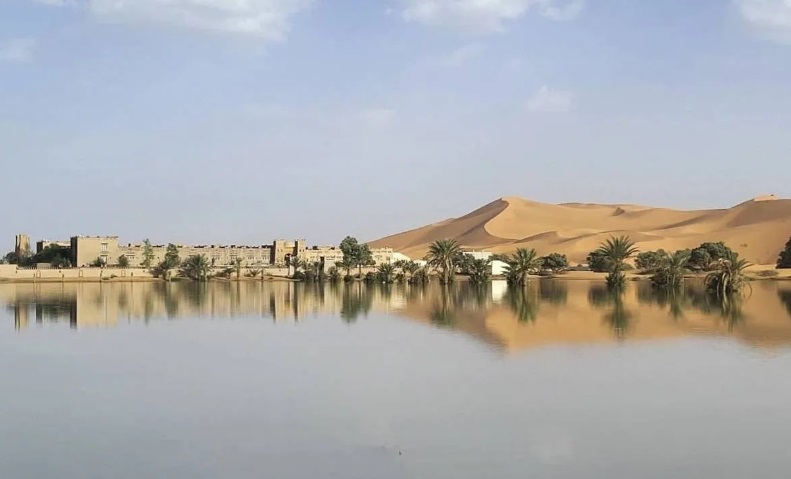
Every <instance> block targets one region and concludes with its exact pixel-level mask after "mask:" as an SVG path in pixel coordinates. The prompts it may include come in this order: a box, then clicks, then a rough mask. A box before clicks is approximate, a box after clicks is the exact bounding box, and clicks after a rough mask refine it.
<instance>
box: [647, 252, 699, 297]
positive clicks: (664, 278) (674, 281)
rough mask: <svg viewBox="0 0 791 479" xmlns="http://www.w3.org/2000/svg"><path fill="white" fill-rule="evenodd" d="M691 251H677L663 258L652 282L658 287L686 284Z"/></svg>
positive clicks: (674, 287)
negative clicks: (685, 273) (685, 274)
mask: <svg viewBox="0 0 791 479" xmlns="http://www.w3.org/2000/svg"><path fill="white" fill-rule="evenodd" d="M689 257H690V252H689V251H676V252H675V253H673V254H671V255H667V256H666V257H665V258H663V259H662V262H661V263H660V265H659V268H658V269H657V270H656V273H654V275H653V276H651V282H652V283H653V285H654V286H655V287H657V288H672V289H678V288H680V287H681V286H683V285H684V272H685V271H686V270H687V262H688V261H689Z"/></svg>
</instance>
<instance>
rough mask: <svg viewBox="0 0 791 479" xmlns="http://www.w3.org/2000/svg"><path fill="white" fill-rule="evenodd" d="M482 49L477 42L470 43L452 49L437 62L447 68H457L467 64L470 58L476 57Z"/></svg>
mask: <svg viewBox="0 0 791 479" xmlns="http://www.w3.org/2000/svg"><path fill="white" fill-rule="evenodd" d="M482 51H483V47H482V46H481V45H478V44H477V43H471V44H469V45H464V46H462V47H459V48H457V49H456V50H454V51H453V52H452V53H451V54H450V55H448V56H446V57H445V58H443V59H441V60H440V62H439V64H440V65H441V66H443V67H448V68H459V67H462V66H464V65H465V64H467V62H469V61H470V60H472V59H473V58H475V57H477V56H478V55H479V54H480V53H481V52H482Z"/></svg>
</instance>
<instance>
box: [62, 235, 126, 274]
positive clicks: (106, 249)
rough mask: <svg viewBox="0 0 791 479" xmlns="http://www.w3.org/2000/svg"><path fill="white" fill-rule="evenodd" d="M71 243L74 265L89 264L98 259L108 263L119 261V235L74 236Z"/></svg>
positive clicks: (72, 262)
mask: <svg viewBox="0 0 791 479" xmlns="http://www.w3.org/2000/svg"><path fill="white" fill-rule="evenodd" d="M70 243H71V264H72V265H74V266H77V267H82V266H88V265H90V264H92V263H94V262H95V261H96V260H97V259H98V260H99V261H101V262H102V264H106V265H111V264H117V263H118V256H119V255H120V253H119V247H118V237H117V236H73V237H72V238H71V241H70Z"/></svg>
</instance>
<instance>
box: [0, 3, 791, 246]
mask: <svg viewBox="0 0 791 479" xmlns="http://www.w3.org/2000/svg"><path fill="white" fill-rule="evenodd" d="M789 85H791V0H694V1H690V0H662V1H648V0H168V1H165V0H0V162H2V173H0V175H2V180H3V181H2V187H1V188H0V204H1V205H2V207H0V208H2V209H1V210H0V211H2V217H1V218H2V220H0V245H2V244H4V243H7V244H8V249H11V248H12V247H13V236H14V234H16V233H18V232H25V233H28V234H30V235H31V237H32V239H34V240H35V239H41V238H48V239H59V238H68V237H69V236H72V235H77V234H86V235H92V234H113V235H118V236H120V237H121V241H122V242H137V241H140V240H142V239H143V238H151V239H152V241H154V242H168V241H173V242H181V243H228V244H264V243H268V242H270V241H271V240H272V239H274V238H295V237H299V238H306V239H307V240H308V243H309V244H337V243H338V242H339V241H340V239H342V238H343V237H344V236H346V235H352V236H356V237H358V238H360V239H361V240H373V239H376V238H379V237H382V236H385V235H388V234H392V233H397V232H400V231H404V230H407V229H411V228H415V227H419V226H422V225H424V224H428V223H433V222H436V221H440V220H443V219H446V218H449V217H455V216H460V215H463V214H465V213H467V212H469V211H471V210H474V209H476V208H478V207H480V206H482V205H484V204H486V203H489V202H491V201H493V200H495V199H497V198H500V197H503V196H521V197H524V198H528V199H531V200H535V201H542V202H548V203H562V202H591V203H634V204H645V205H652V206H664V207H673V208H684V209H697V208H718V207H729V206H732V205H734V204H737V203H740V202H742V201H744V200H746V199H748V198H751V197H754V196H757V195H762V194H768V193H774V194H777V195H779V196H782V197H791V168H789V166H788V165H789V161H791V133H790V132H791V88H789ZM1 238H5V239H1ZM0 249H2V248H0Z"/></svg>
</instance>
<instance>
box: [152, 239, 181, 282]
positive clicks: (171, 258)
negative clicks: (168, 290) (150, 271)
mask: <svg viewBox="0 0 791 479" xmlns="http://www.w3.org/2000/svg"><path fill="white" fill-rule="evenodd" d="M180 264H181V258H180V257H179V248H178V246H176V245H174V244H173V243H170V244H169V245H168V247H167V249H166V250H165V259H164V260H162V261H161V262H160V263H159V264H158V265H157V267H156V271H154V274H155V275H156V276H160V277H161V278H162V279H164V280H165V281H170V271H171V270H172V269H175V268H178V267H179V265H180Z"/></svg>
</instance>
